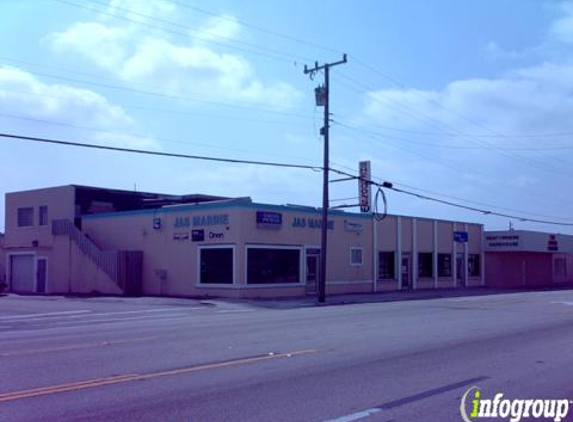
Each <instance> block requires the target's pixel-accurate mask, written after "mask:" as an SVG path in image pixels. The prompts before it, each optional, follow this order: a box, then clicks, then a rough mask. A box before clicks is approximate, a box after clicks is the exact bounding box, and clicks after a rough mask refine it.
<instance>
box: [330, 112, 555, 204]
mask: <svg viewBox="0 0 573 422" xmlns="http://www.w3.org/2000/svg"><path fill="white" fill-rule="evenodd" d="M333 123H334V124H336V125H338V126H341V127H344V128H346V129H349V130H352V131H355V132H358V133H363V134H366V135H368V136H369V137H371V138H374V139H377V138H378V136H377V134H375V133H372V132H368V131H366V130H362V129H359V128H356V127H353V126H351V125H348V124H345V123H340V122H337V121H333ZM386 145H390V146H392V147H394V148H396V149H399V150H401V151H405V152H407V153H408V154H411V155H415V156H418V157H420V158H422V159H424V160H425V161H428V162H430V163H432V164H436V165H440V166H442V167H445V168H449V169H450V170H453V171H454V172H455V173H456V174H459V173H460V172H467V171H468V169H467V168H463V167H458V166H455V165H452V164H450V163H446V162H444V161H442V160H438V159H437V158H436V157H432V156H428V155H427V154H423V153H421V152H419V151H413V150H411V149H408V148H405V147H403V146H401V145H399V144H397V143H394V142H390V143H386ZM472 172H473V173H474V174H476V175H479V176H481V177H482V178H483V179H485V180H487V179H489V180H493V179H491V178H490V175H488V174H485V173H482V172H479V171H476V170H475V169H473V170H472ZM476 182H477V181H476ZM495 183H497V184H499V182H497V181H495ZM501 184H502V186H503V187H505V188H506V189H508V190H512V191H514V192H517V193H520V194H521V195H522V196H524V197H525V196H527V197H530V196H531V192H530V191H527V192H526V191H522V190H520V189H517V188H516V187H513V186H510V185H507V184H504V183H503V182H501ZM482 187H483V188H486V189H488V190H491V187H489V186H485V185H482ZM547 198H548V199H551V200H560V201H562V198H561V197H559V198H555V197H551V198H549V197H547ZM563 203H564V202H563Z"/></svg>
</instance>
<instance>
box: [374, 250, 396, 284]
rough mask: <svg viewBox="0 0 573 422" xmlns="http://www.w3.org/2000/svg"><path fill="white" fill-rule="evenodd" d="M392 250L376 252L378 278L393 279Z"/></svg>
mask: <svg viewBox="0 0 573 422" xmlns="http://www.w3.org/2000/svg"><path fill="white" fill-rule="evenodd" d="M394 265H395V264H394V252H380V253H379V254H378V279H380V280H388V279H390V280H393V279H394V274H395V273H394Z"/></svg>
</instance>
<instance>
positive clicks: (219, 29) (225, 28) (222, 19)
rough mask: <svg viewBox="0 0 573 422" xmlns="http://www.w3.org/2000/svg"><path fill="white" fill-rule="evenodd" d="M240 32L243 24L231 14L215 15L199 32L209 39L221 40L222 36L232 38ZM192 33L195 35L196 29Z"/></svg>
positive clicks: (202, 36)
mask: <svg viewBox="0 0 573 422" xmlns="http://www.w3.org/2000/svg"><path fill="white" fill-rule="evenodd" d="M240 32H241V25H240V24H239V22H238V20H237V18H236V17H234V16H231V15H221V16H218V17H213V18H211V19H209V20H208V21H207V22H206V23H205V24H204V25H202V26H201V27H200V28H199V30H198V33H199V34H201V38H203V39H207V40H211V39H212V40H218V39H219V40H220V39H221V38H229V39H232V38H236V37H237V36H238V35H239V34H240ZM191 34H192V36H193V35H195V34H196V31H192V32H191Z"/></svg>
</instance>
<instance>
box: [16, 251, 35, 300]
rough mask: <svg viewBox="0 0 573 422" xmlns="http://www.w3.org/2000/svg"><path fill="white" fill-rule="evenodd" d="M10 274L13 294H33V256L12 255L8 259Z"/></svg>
mask: <svg viewBox="0 0 573 422" xmlns="http://www.w3.org/2000/svg"><path fill="white" fill-rule="evenodd" d="M10 274H11V279H12V283H11V285H10V290H12V291H13V292H22V293H33V292H35V291H36V286H35V285H36V283H35V281H36V280H35V277H34V255H31V254H30V255H12V256H11V257H10Z"/></svg>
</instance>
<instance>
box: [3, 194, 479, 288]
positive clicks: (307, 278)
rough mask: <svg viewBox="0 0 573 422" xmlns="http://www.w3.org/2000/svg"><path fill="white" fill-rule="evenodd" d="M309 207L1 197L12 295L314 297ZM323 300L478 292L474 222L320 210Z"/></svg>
mask: <svg viewBox="0 0 573 422" xmlns="http://www.w3.org/2000/svg"><path fill="white" fill-rule="evenodd" d="M320 227H321V214H320V209H316V208H311V207H303V206H294V205H281V206H279V205H269V204H259V203H255V202H253V201H252V200H251V199H250V198H223V197H215V196H208V195H185V196H174V195H164V194H155V193H143V192H130V191H120V190H112V189H102V188H93V187H86V186H74V185H70V186H63V187H55V188H47V189H38V190H32V191H25V192H14V193H9V194H7V195H6V237H5V254H6V256H5V263H6V269H7V280H8V283H9V288H10V290H11V291H14V292H22V293H26V292H29V293H48V294H54V293H94V292H98V293H102V294H117V295H121V294H133V295H138V294H143V295H169V296H227V297H281V296H303V295H307V294H315V292H316V288H317V280H318V276H319V274H318V271H319V270H318V268H319V256H320ZM328 233H329V242H328V254H327V255H328V266H327V268H328V270H327V277H326V278H327V293H328V294H336V293H351V292H373V291H386V290H400V289H421V288H424V289H426V288H445V287H449V288H452V287H456V286H479V285H484V283H485V279H484V264H485V261H484V255H483V249H482V239H483V226H482V225H480V224H471V223H459V222H452V221H443V220H431V219H426V218H416V217H406V216H395V215H389V216H387V217H386V218H385V219H383V220H382V221H377V220H376V219H375V218H374V216H373V215H372V214H371V213H348V212H342V211H330V212H329V217H328Z"/></svg>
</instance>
